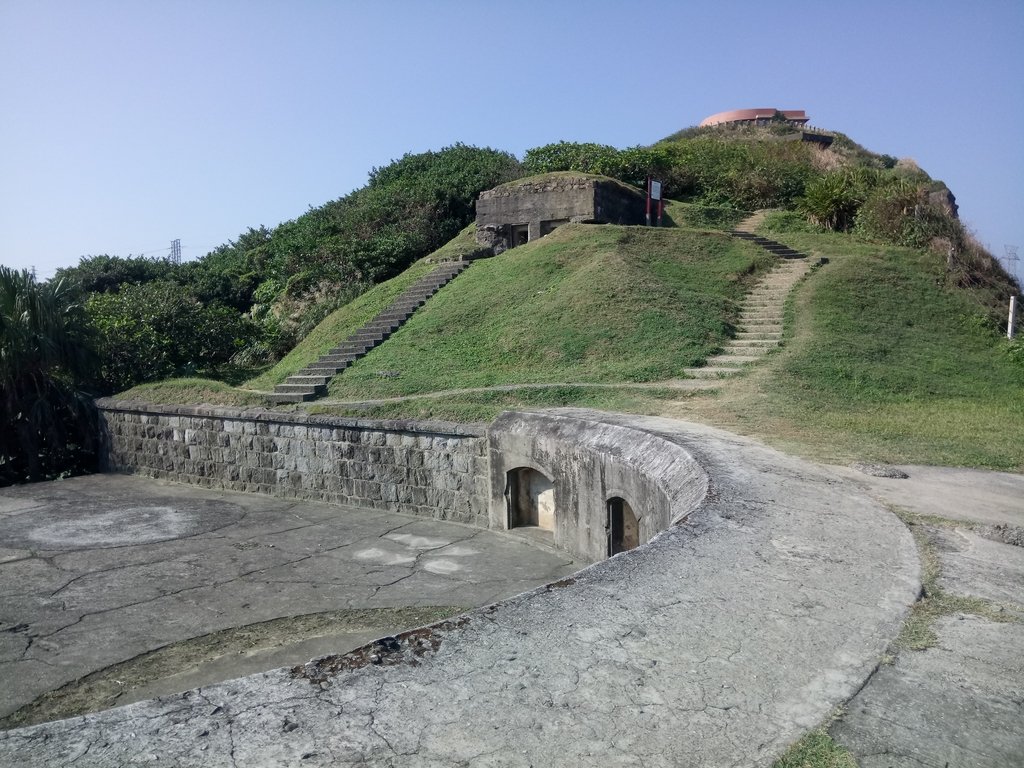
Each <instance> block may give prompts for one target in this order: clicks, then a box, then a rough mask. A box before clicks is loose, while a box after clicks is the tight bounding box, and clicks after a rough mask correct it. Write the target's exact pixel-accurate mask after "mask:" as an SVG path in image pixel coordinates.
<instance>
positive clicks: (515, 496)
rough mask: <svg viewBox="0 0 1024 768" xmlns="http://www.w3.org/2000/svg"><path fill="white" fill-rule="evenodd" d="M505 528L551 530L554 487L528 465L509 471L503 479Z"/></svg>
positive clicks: (553, 511)
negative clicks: (505, 512) (504, 483)
mask: <svg viewBox="0 0 1024 768" xmlns="http://www.w3.org/2000/svg"><path fill="white" fill-rule="evenodd" d="M505 487H506V498H507V499H508V527H509V528H526V527H535V528H539V529H541V530H542V531H554V530H555V486H554V483H552V482H551V480H550V479H549V478H548V477H546V476H545V475H544V474H543V473H541V472H538V471H537V470H536V469H532V468H531V467H517V468H516V469H512V470H509V472H508V476H507V482H506V486H505Z"/></svg>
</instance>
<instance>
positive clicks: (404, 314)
mask: <svg viewBox="0 0 1024 768" xmlns="http://www.w3.org/2000/svg"><path fill="white" fill-rule="evenodd" d="M472 263H473V262H472V261H446V262H444V263H442V264H441V265H439V266H438V267H437V268H436V269H435V270H433V271H432V272H431V273H430V274H428V275H426V276H424V277H421V278H420V279H419V280H417V281H416V282H415V283H413V284H412V285H411V286H410V287H409V288H407V289H405V291H404V292H403V293H402V294H400V295H399V296H398V298H396V299H395V300H394V301H393V302H391V304H390V305H389V306H388V307H387V308H386V309H384V310H383V311H382V312H381V313H380V314H378V315H377V316H376V317H375V318H373V319H372V320H371V321H370V322H368V323H367V324H366V325H364V326H363V327H362V328H360V329H359V330H358V331H356V332H355V333H354V334H352V335H351V336H349V337H348V338H347V339H346V340H345V341H343V342H342V343H341V344H340V345H338V346H337V347H334V348H333V349H331V350H330V351H329V352H328V353H327V354H326V355H323V356H322V357H321V358H320V359H319V360H317V361H316V362H315V363H311V364H309V365H307V366H306V367H305V368H303V369H302V370H301V371H299V372H298V373H296V374H294V375H292V376H289V377H288V378H287V379H285V380H284V383H283V384H278V385H277V386H276V387H275V388H274V391H273V392H272V393H271V394H270V396H269V398H270V401H271V402H272V403H303V402H308V401H310V400H315V399H316V398H318V397H321V396H322V395H324V394H326V393H327V384H328V382H329V381H330V380H331V379H332V378H333V377H334V376H336V375H338V374H339V373H341V372H342V371H344V370H345V369H346V368H348V367H349V366H350V365H352V363H354V362H355V361H356V360H358V359H359V358H360V357H362V356H363V355H365V354H366V353H367V352H369V351H370V350H371V349H373V348H374V347H377V346H378V345H380V344H382V343H384V340H385V339H387V338H388V337H389V336H390V335H391V334H393V333H394V332H395V331H397V330H398V329H399V328H401V327H402V325H403V324H404V323H405V321H406V320H408V319H409V318H410V317H411V316H412V313H413V312H415V311H416V310H417V309H419V308H420V307H421V306H423V304H425V303H426V301H427V299H429V298H430V297H431V296H433V295H434V294H435V293H437V292H438V291H439V290H441V288H443V287H444V286H446V285H447V284H448V283H450V282H451V281H452V280H454V279H455V278H456V277H457V276H458V275H460V274H462V273H463V272H464V271H466V269H468V268H469V266H470V265H471V264H472Z"/></svg>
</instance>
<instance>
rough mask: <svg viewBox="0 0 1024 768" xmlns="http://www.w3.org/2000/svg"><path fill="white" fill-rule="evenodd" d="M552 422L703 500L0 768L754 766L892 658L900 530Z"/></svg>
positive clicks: (741, 450)
mask: <svg viewBox="0 0 1024 768" xmlns="http://www.w3.org/2000/svg"><path fill="white" fill-rule="evenodd" d="M561 413H563V414H564V415H565V416H567V417H570V418H581V419H596V420H608V421H613V422H616V423H620V424H624V425H628V426H630V427H633V428H638V429H643V430H646V431H648V432H650V433H651V434H654V435H656V436H658V437H659V438H660V439H662V440H664V441H666V443H672V444H674V445H676V446H681V447H683V448H684V449H685V450H687V451H689V452H690V453H691V454H692V455H693V456H694V457H695V458H696V459H697V461H698V462H699V463H700V464H701V465H702V466H703V467H704V468H705V469H706V470H707V472H708V474H709V476H710V478H711V489H710V491H709V493H708V494H707V496H706V497H705V498H704V500H703V502H702V503H700V504H699V505H698V506H697V507H696V508H694V509H690V510H679V512H689V517H688V518H687V520H686V522H685V523H684V524H682V525H680V526H676V527H674V528H672V529H671V530H669V531H666V532H665V533H663V534H661V535H660V536H658V537H657V538H656V539H655V540H653V541H652V542H650V543H649V544H648V545H646V546H644V547H642V548H641V549H638V550H634V551H632V552H627V553H623V554H620V555H618V556H616V557H614V558H611V559H610V560H607V561H604V562H602V563H598V564H596V565H594V566H591V567H589V568H587V569H585V570H583V571H581V572H580V573H578V574H576V575H575V576H574V577H571V578H566V579H559V580H557V581H555V582H554V583H553V584H551V585H549V586H547V587H542V588H539V589H536V590H534V591H532V592H529V593H526V594H523V595H520V596H517V597H513V598H509V599H506V600H503V601H501V602H500V603H498V604H497V605H494V606H490V607H487V608H481V609H477V610H474V611H470V612H469V613H467V614H465V615H463V616H461V617H459V618H457V619H451V620H448V621H446V622H443V623H440V624H436V625H434V626H432V627H429V628H424V629H421V630H417V631H414V632H410V633H405V634H403V635H401V636H399V637H397V638H391V639H387V640H385V641H382V642H378V643H376V644H374V645H371V646H368V647H365V648H363V649H360V650H358V651H356V652H354V653H351V654H347V655H336V656H329V657H326V658H322V659H318V660H314V661H312V662H309V663H307V664H304V665H296V666H295V667H293V668H291V669H278V670H274V671H271V672H265V673H261V674H258V675H253V676H250V677H247V678H242V679H238V680H232V681H229V682H225V683H219V684H216V685H210V686H205V687H202V688H199V689H194V690H192V691H189V692H186V693H184V694H179V695H174V696H165V697H161V698H158V699H153V700H150V701H145V702H140V703H138V704H134V705H131V706H128V707H122V708H117V709H113V710H108V711H106V712H100V713H96V714H92V715H88V716H85V717H80V718H72V719H68V720H62V721H59V722H54V723H47V724H44V725H40V726H34V727H30V728H22V729H18V730H15V731H9V732H7V733H4V734H2V735H0V761H7V762H10V763H18V764H20V765H26V766H33V765H40V766H41V765H48V766H49V765H68V764H71V763H74V764H75V765H77V766H83V765H89V766H115V765H117V766H123V765H139V764H148V763H150V762H154V761H157V760H159V761H160V762H162V763H164V764H172V765H176V766H200V765H202V766H209V765H234V766H247V765H248V766H262V765H303V766H307V765H381V766H385V765H387V766H398V765H402V766H442V765H445V766H447V765H473V766H487V765H494V766H497V765H502V766H506V765H507V766H528V765H549V766H592V765H597V764H600V765H605V766H615V765H630V766H633V765H643V766H648V767H649V768H654V767H656V766H665V767H667V766H677V765H770V764H771V762H772V761H773V760H774V759H775V758H776V757H777V756H778V755H779V754H780V753H781V752H782V751H783V750H784V749H785V747H786V746H787V745H788V744H790V743H792V742H793V741H795V740H796V739H798V738H799V737H800V736H801V735H802V734H803V733H804V732H805V731H806V730H807V729H808V728H811V727H814V726H816V725H818V724H819V723H820V722H821V721H822V720H823V719H825V718H826V717H827V716H828V715H829V713H831V712H832V711H833V709H834V708H835V707H836V706H837V705H839V704H841V703H842V702H845V701H846V700H847V699H848V698H849V697H850V696H852V695H853V694H854V693H855V692H856V691H857V690H858V689H859V688H860V686H861V685H862V683H863V681H864V680H865V679H866V678H867V677H868V676H869V675H870V674H871V672H872V671H873V670H874V669H875V668H876V666H877V664H878V662H879V659H881V658H882V655H883V653H884V651H885V649H886V648H887V646H888V645H889V643H890V641H891V640H892V638H893V637H895V636H896V634H897V632H898V630H899V627H900V625H901V622H902V619H903V617H904V615H905V613H906V611H907V609H908V607H909V606H910V605H911V604H912V603H913V601H914V599H915V597H916V596H917V593H918V589H919V583H918V578H917V577H918V559H917V554H916V550H915V547H914V543H913V541H912V539H911V537H910V535H909V533H908V532H907V529H906V528H905V527H904V526H903V525H902V524H901V523H900V522H899V521H898V520H897V519H896V518H895V517H894V516H893V515H892V514H890V513H889V512H888V511H886V510H885V509H884V508H883V507H882V506H881V505H880V504H878V503H877V502H875V501H873V500H872V499H870V498H869V497H868V496H867V495H866V494H865V493H864V492H862V491H861V490H860V489H858V487H857V486H856V485H854V484H853V483H851V482H849V481H847V480H844V479H842V478H839V477H838V476H836V475H835V474H834V473H832V472H831V471H829V470H827V469H823V468H820V467H816V466H813V465H811V464H809V463H807V462H804V461H801V460H798V459H793V458H791V457H787V456H784V455H782V454H779V453H778V452H776V451H773V450H771V449H768V448H765V447H763V446H760V445H758V444H756V443H754V442H752V441H749V440H746V439H743V438H740V437H736V436H733V435H729V434H727V433H723V432H720V431H717V430H712V429H709V428H705V427H701V426H698V425H690V424H684V423H681V422H677V421H671V420H666V419H647V418H639V417H625V416H622V417H618V416H610V415H607V414H594V413H588V412H581V411H574V410H565V411H562V412H561ZM401 532H410V531H408V529H402V531H401ZM206 535H209V534H206ZM378 536H379V534H378ZM390 546H391V545H390V544H388V545H386V546H381V547H379V548H380V549H382V550H385V551H387V552H391V551H392V550H391V549H389V547H390ZM454 546H464V543H462V542H458V543H456V544H455V545H454ZM361 547H362V548H363V549H367V550H368V549H372V548H373V547H371V546H369V543H366V544H363V545H361ZM405 556H406V557H407V556H408V555H405ZM380 557H381V558H383V555H381V556H380ZM448 559H454V558H448ZM498 567H499V566H497V564H495V570H497V568H498ZM377 581H379V579H378V580H377ZM371 582H373V580H372V579H371ZM307 584H308V582H307ZM364 588H365V589H367V590H371V591H372V590H374V589H378V588H379V584H377V583H368V584H366V585H365V587H364ZM446 594H447V593H446ZM204 597H205V596H204Z"/></svg>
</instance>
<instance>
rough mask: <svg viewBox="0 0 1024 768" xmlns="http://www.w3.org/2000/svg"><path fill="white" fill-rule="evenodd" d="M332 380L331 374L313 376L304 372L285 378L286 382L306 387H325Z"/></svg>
mask: <svg viewBox="0 0 1024 768" xmlns="http://www.w3.org/2000/svg"><path fill="white" fill-rule="evenodd" d="M330 380H331V377H330V376H313V375H307V374H304V373H296V374H293V375H291V376H289V377H288V378H287V379H285V380H284V383H285V384H299V385H301V386H304V387H307V388H309V387H312V388H314V389H315V388H316V387H324V386H327V382H328V381H330Z"/></svg>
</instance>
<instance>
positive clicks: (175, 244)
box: [170, 240, 181, 264]
mask: <svg viewBox="0 0 1024 768" xmlns="http://www.w3.org/2000/svg"><path fill="white" fill-rule="evenodd" d="M170 261H171V264H181V240H171V255H170Z"/></svg>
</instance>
